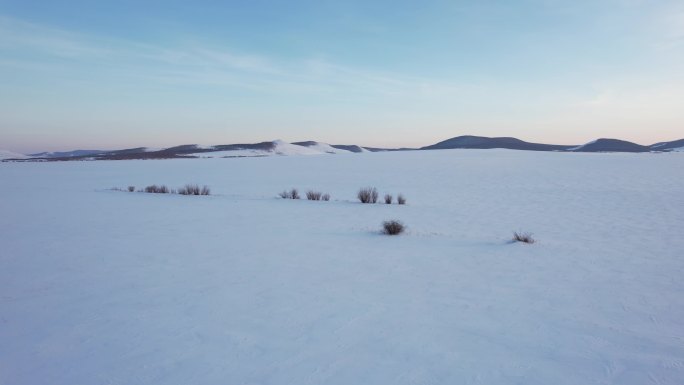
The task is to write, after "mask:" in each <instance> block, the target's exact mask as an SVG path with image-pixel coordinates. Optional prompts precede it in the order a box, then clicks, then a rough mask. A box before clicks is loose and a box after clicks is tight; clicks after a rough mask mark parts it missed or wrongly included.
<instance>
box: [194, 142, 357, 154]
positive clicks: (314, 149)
mask: <svg viewBox="0 0 684 385" xmlns="http://www.w3.org/2000/svg"><path fill="white" fill-rule="evenodd" d="M273 144H274V147H273V149H270V150H258V149H242V150H227V151H211V152H198V153H194V154H189V155H191V156H196V157H198V158H238V157H260V156H272V155H285V156H291V155H322V154H330V153H334V154H341V153H350V152H349V151H345V150H338V149H336V148H334V147H332V146H330V145H329V144H324V143H317V144H316V145H315V146H310V147H307V146H300V145H297V144H292V143H287V142H285V141H283V140H275V141H273Z"/></svg>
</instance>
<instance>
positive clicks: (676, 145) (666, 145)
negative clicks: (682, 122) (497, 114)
mask: <svg viewBox="0 0 684 385" xmlns="http://www.w3.org/2000/svg"><path fill="white" fill-rule="evenodd" d="M649 147H650V149H651V151H672V150H679V151H681V150H682V149H684V139H679V140H673V141H671V142H660V143H656V144H652V145H650V146H649Z"/></svg>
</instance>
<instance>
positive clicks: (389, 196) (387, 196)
mask: <svg viewBox="0 0 684 385" xmlns="http://www.w3.org/2000/svg"><path fill="white" fill-rule="evenodd" d="M385 204H388V205H391V204H392V194H385Z"/></svg>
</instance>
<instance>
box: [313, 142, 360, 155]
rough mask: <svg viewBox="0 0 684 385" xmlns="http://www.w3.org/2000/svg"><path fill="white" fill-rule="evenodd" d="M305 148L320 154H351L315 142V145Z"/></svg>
mask: <svg viewBox="0 0 684 385" xmlns="http://www.w3.org/2000/svg"><path fill="white" fill-rule="evenodd" d="M307 148H310V149H312V150H316V151H318V152H320V153H322V154H351V153H352V152H351V151H347V150H342V149H339V148H335V147H333V146H331V145H329V144H327V143H321V142H316V144H314V145H311V146H307Z"/></svg>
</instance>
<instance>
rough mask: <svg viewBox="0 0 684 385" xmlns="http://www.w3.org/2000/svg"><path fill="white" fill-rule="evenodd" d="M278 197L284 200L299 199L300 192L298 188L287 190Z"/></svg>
mask: <svg viewBox="0 0 684 385" xmlns="http://www.w3.org/2000/svg"><path fill="white" fill-rule="evenodd" d="M278 195H279V196H280V197H281V198H283V199H299V191H297V189H296V188H293V189H292V190H290V191H287V190H285V191H283V192H281V193H280V194H278Z"/></svg>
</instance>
